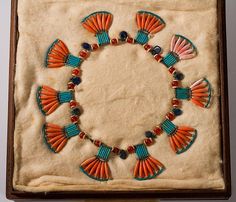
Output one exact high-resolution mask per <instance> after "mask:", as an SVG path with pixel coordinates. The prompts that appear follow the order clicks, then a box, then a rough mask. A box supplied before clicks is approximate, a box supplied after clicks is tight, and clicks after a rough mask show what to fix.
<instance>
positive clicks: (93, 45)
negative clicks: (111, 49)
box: [92, 43, 99, 51]
mask: <svg viewBox="0 0 236 202" xmlns="http://www.w3.org/2000/svg"><path fill="white" fill-rule="evenodd" d="M92 48H93V50H94V51H95V50H97V49H98V48H99V45H98V44H96V43H94V44H92Z"/></svg>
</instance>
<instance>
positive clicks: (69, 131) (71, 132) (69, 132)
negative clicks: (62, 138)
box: [64, 124, 81, 138]
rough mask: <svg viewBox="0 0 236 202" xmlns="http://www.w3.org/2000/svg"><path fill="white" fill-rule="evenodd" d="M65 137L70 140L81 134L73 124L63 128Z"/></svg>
mask: <svg viewBox="0 0 236 202" xmlns="http://www.w3.org/2000/svg"><path fill="white" fill-rule="evenodd" d="M64 130H65V134H66V137H68V138H71V137H74V136H76V135H79V133H80V132H81V131H80V130H79V129H78V127H77V126H76V125H75V124H70V125H68V126H65V128H64Z"/></svg>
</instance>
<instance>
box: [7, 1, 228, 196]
mask: <svg viewBox="0 0 236 202" xmlns="http://www.w3.org/2000/svg"><path fill="white" fill-rule="evenodd" d="M17 5H18V0H12V2H11V38H10V64H9V106H8V136H7V170H6V176H7V178H6V197H7V198H8V199H27V198H28V199H39V198H41V199H68V198H70V199H72V198H74V199H75V198H83V199H84V198H106V199H108V198H133V199H134V198H139V199H140V198H158V199H228V198H229V197H230V196H231V172H230V135H229V106H228V78H227V52H226V21H225V0H217V16H218V23H217V24H218V33H219V40H218V51H219V74H220V75H219V78H220V96H219V101H220V121H221V126H222V127H221V143H222V144H221V148H222V149H221V155H222V159H223V164H222V171H223V178H224V181H225V189H223V190H213V189H175V190H152V191H150V190H143V191H137V190H135V191H115V190H112V191H99V190H94V191H60V192H39V193H31V192H23V191H17V190H14V188H13V183H12V182H13V171H14V146H13V145H14V128H15V106H14V76H15V64H16V51H17V42H18V37H19V33H18V16H17Z"/></svg>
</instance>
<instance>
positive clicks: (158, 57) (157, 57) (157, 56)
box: [154, 55, 162, 62]
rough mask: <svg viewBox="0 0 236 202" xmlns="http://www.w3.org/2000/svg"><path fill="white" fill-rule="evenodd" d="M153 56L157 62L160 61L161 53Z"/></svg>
mask: <svg viewBox="0 0 236 202" xmlns="http://www.w3.org/2000/svg"><path fill="white" fill-rule="evenodd" d="M154 58H155V60H156V61H157V62H160V61H161V60H162V56H161V55H155V56H154Z"/></svg>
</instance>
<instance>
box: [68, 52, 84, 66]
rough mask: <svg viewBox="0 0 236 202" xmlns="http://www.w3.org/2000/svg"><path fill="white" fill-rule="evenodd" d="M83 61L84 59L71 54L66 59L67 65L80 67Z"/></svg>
mask: <svg viewBox="0 0 236 202" xmlns="http://www.w3.org/2000/svg"><path fill="white" fill-rule="evenodd" d="M81 62H82V60H81V59H80V58H79V57H76V56H74V55H72V54H69V55H68V58H67V60H66V65H68V66H71V67H79V66H80V64H81Z"/></svg>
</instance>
